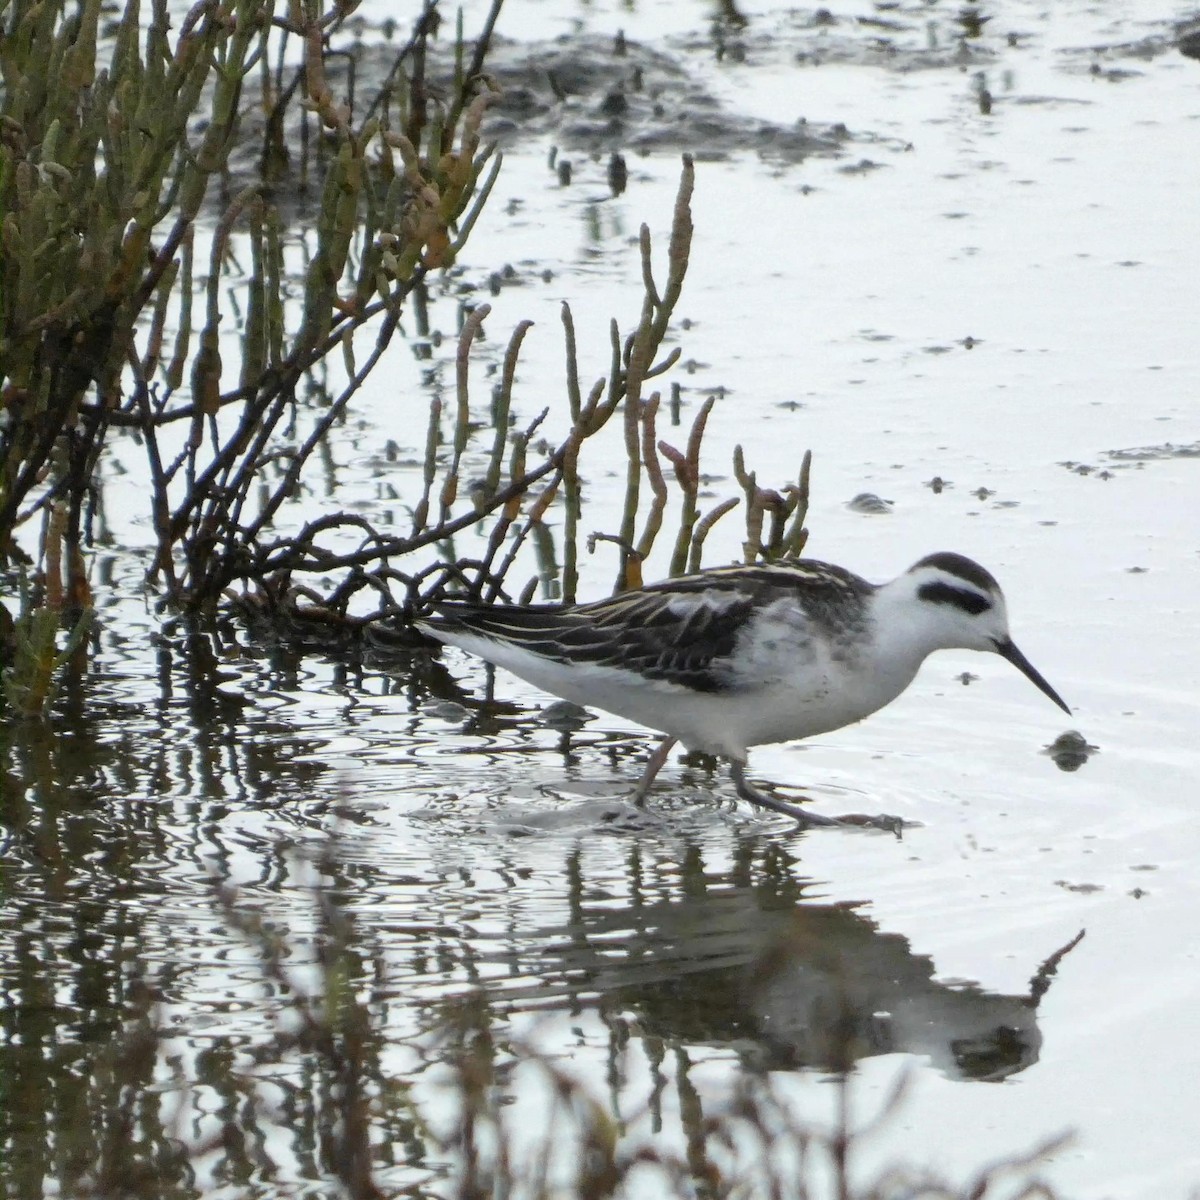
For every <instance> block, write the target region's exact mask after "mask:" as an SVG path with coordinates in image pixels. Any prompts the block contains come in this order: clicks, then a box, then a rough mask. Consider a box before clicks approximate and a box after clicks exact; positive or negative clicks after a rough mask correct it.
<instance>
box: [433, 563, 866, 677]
mask: <svg viewBox="0 0 1200 1200" xmlns="http://www.w3.org/2000/svg"><path fill="white" fill-rule="evenodd" d="M869 589H870V585H869V584H865V583H863V581H862V580H859V579H858V578H857V577H856V576H852V575H849V573H848V572H842V571H840V569H838V568H828V567H826V566H825V564H823V563H799V564H794V565H788V566H762V567H724V568H717V569H716V570H710V571H703V572H700V573H698V574H696V575H688V576H684V577H682V578H680V579H671V580H666V581H664V582H662V583H656V584H651V585H650V586H649V587H645V588H639V589H638V590H636V591H632V592H624V593H622V594H621V595H618V596H613V597H612V598H610V599H608V600H600V601H597V602H596V603H593V604H582V605H577V606H571V607H562V606H557V605H542V604H535V605H525V606H518V605H511V606H505V605H478V604H466V603H457V602H452V601H447V602H445V603H442V604H439V605H438V606H437V612H438V617H437V618H435V619H433V620H430V621H428V622H427V624H428V625H429V626H430V627H431V629H433V630H434V631H435V632H436V631H437V630H438V629H439V628H440V629H443V630H445V631H446V632H447V633H451V634H452V633H453V632H454V631H455V630H458V631H462V632H470V633H474V634H478V635H482V636H483V637H486V638H490V639H492V640H494V641H498V642H506V643H509V644H510V645H514V646H519V647H521V648H522V649H524V650H527V651H529V652H530V653H532V654H537V655H540V656H541V657H543V658H547V659H552V660H554V661H556V662H565V663H576V664H583V663H591V664H595V665H601V666H608V667H617V668H621V669H624V670H627V671H636V672H637V673H639V674H641V675H644V676H646V677H647V678H648V679H656V680H663V681H666V682H670V683H676V684H680V685H682V686H684V687H689V688H692V689H694V690H696V691H701V692H718V691H727V690H729V689H732V688H736V687H738V686H739V680H738V676H737V671H736V669H735V659H734V653H735V648H736V646H737V642H738V639H739V637H741V636H742V635H743V634H745V632H746V631H747V629H748V628H749V627H750V625H751V624H752V622H753V621H754V620H755V619H756V618H758V617H761V616H762V614H763V613H764V612H766V611H767V610H775V611H778V609H779V606H780V605H784V606H787V608H788V611H789V614H790V619H791V623H792V624H793V625H794V626H796V627H797V628H798V627H800V626H801V625H803V624H804V623H806V622H809V621H810V620H811V621H812V622H813V623H814V624H816V625H824V624H826V620H825V618H826V616H827V613H828V611H830V610H833V609H836V608H839V607H840V606H844V604H845V602H846V599H847V597H850V598H851V599H853V598H855V597H857V595H858V592H859V591H860V590H869ZM810 609H811V610H812V611H811V613H810Z"/></svg>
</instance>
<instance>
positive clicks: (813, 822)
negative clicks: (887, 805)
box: [730, 762, 904, 837]
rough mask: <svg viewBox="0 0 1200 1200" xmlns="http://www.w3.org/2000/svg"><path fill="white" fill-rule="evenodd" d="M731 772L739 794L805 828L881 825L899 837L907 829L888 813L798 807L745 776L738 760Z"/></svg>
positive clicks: (871, 827) (883, 828)
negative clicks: (817, 810)
mask: <svg viewBox="0 0 1200 1200" xmlns="http://www.w3.org/2000/svg"><path fill="white" fill-rule="evenodd" d="M730 774H731V775H732V776H733V783H734V787H736V788H737V794H738V796H739V797H740V798H741V799H743V800H745V801H747V802H749V803H750V804H754V805H757V806H758V807H759V808H766V809H770V811H771V812H777V813H782V814H783V815H784V816H786V817H791V818H792V820H793V821H796V822H797V823H798V824H799V825H800V826H801V827H802V828H804V829H818V828H821V829H826V828H830V827H833V828H838V827H840V828H843V829H845V828H859V829H882V830H884V831H886V832H887V833H892V834H895V836H896V837H901V836H902V835H903V833H904V821H903V820H901V818H900V817H892V816H888V815H886V814H880V815H879V816H869V815H868V814H866V813H846V814H845V815H844V816H841V817H827V816H824V815H823V814H821V813H815V812H809V811H807V810H806V809H803V808H798V807H797V806H796V805H794V804H788V803H787V801H785V800H778V799H776V798H775V797H774V796H771V795H769V794H768V793H767V792H764V791H761V790H760V789H759V788H756V787H755V786H754V785H753V784H752V783H751V782H750V781H749V780H748V779H747V778H746V768H745V766H744V765H743V764H742V763H738V762H735V763H734V764H733V765H732V767H731V768H730Z"/></svg>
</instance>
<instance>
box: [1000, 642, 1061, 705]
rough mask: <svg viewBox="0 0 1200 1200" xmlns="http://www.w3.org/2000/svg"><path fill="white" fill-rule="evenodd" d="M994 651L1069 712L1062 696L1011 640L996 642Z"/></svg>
mask: <svg viewBox="0 0 1200 1200" xmlns="http://www.w3.org/2000/svg"><path fill="white" fill-rule="evenodd" d="M996 653H997V654H999V655H1000V656H1001V657H1002V658H1007V659H1008V661H1009V662H1010V663H1012V665H1013V666H1014V667H1016V668H1017V670H1018V671H1020V672H1021V674H1022V675H1024V676H1025V678H1026V679H1028V680H1029V681H1030V683H1033V684H1035V685H1036V686H1037V687H1038V689H1039V690H1040V691H1042V692H1045V693H1046V695H1047V696H1049V697H1050V699H1051V700H1053V701H1054V703H1055V704H1057V705H1058V707H1059V708H1061V709H1062V710H1063V712H1065V713H1068V714H1069V713H1070V711H1071V710H1070V709H1069V708H1068V707H1067V706H1066V703H1065V702H1064V701H1063V698H1062V697H1061V696H1060V695H1059V694H1058V693H1057V692H1056V691H1055V690H1054V689H1053V688H1052V687H1051V686H1050V685H1049V684H1048V683H1047V682H1046V681H1045V680H1044V679H1043V678H1042V675H1041V672H1040V671H1039V670H1038V669H1037V668H1036V667H1035V666H1034V665H1033V663H1031V662H1030V661H1029V659H1027V658H1026V657H1025V655H1023V654H1022V653H1021V652H1020V650H1018V649H1017V647H1016V645H1015V644H1014V643H1013V642H1012V641H1011V640H1009V641H1006V642H997V643H996Z"/></svg>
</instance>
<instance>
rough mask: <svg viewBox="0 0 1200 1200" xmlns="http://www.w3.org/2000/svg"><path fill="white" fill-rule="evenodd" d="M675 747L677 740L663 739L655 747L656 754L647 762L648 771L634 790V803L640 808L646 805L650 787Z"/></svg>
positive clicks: (643, 773) (644, 772) (643, 774)
mask: <svg viewBox="0 0 1200 1200" xmlns="http://www.w3.org/2000/svg"><path fill="white" fill-rule="evenodd" d="M674 745H675V738H673V737H665V738H663V740H662V741H661V742H659V743H658V745H657V746H656V747H655V749H654V753H653V754H651V755H650V757H649V758H648V759H647V760H646V769H645V770H644V771H643V772H642V776H641V778H640V779H639V780H638V781H637V787H635V788H634V789H633V802H634V804H636V805H637V806H638V807H639V808H641V806H642V805H643V804H645V802H646V796H647V795H648V794H649V792H650V785H651V784H652V783H653V782H654V777H655V776H656V775H657V774H658V773H659V771H661V770H662V766H663V763H665V762H666V761H667V755H668V754H670V753H671V748H672V747H673V746H674Z"/></svg>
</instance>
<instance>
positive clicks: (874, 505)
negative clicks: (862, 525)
mask: <svg viewBox="0 0 1200 1200" xmlns="http://www.w3.org/2000/svg"><path fill="white" fill-rule="evenodd" d="M894 503H895V501H893V500H884V499H882V498H881V497H879V496H877V495H875V493H874V492H859V493H858V495H857V496H855V497H854V499H853V500H851V501H850V502H849V503H848V504H847V505H846V507H847V508H848V509H849V510H850V511H851V512H856V513H862V514H864V515H865V516H868V517H882V516H885V515H887V514H888V513H890V512H891V511H892V505H893V504H894Z"/></svg>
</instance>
